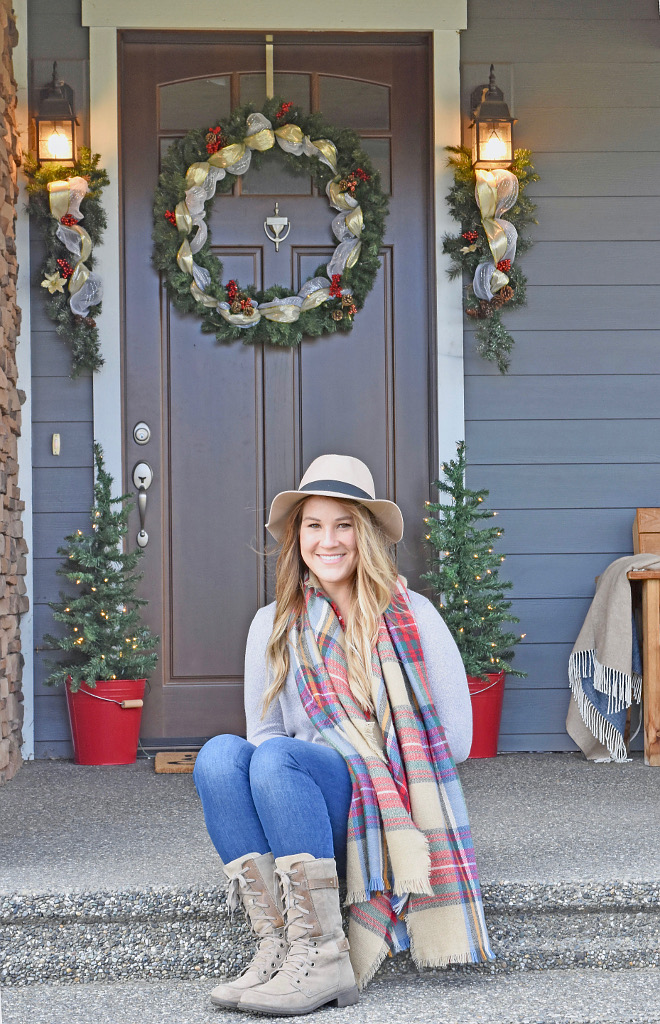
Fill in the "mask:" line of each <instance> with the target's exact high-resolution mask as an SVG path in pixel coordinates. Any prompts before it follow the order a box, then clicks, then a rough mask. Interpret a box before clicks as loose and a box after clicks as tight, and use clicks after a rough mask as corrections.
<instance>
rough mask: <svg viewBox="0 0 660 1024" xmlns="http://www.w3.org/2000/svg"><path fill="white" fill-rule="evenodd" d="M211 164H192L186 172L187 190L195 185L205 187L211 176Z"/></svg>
mask: <svg viewBox="0 0 660 1024" xmlns="http://www.w3.org/2000/svg"><path fill="white" fill-rule="evenodd" d="M210 166H211V165H210V164H209V162H208V161H206V160H205V161H204V163H199V164H191V165H190V167H189V168H188V170H187V171H186V189H189V188H192V187H193V186H194V185H203V184H204V182H205V181H206V179H207V178H208V176H209V168H210Z"/></svg>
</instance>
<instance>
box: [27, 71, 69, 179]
mask: <svg viewBox="0 0 660 1024" xmlns="http://www.w3.org/2000/svg"><path fill="white" fill-rule="evenodd" d="M34 123H35V126H36V134H37V160H38V162H39V165H40V166H42V165H43V164H48V163H51V164H53V163H54V164H64V165H70V166H73V162H74V159H75V154H76V125H77V124H78V121H77V120H76V115H75V113H74V110H73V89H72V88H71V86H70V85H67V84H66V82H61V81H58V78H57V62H55V63H54V64H53V78H52V80H51V81H50V82H49V83H48V85H47V86H45V88H43V89H41V90H40V92H39V107H38V112H37V116H36V117H35V119H34Z"/></svg>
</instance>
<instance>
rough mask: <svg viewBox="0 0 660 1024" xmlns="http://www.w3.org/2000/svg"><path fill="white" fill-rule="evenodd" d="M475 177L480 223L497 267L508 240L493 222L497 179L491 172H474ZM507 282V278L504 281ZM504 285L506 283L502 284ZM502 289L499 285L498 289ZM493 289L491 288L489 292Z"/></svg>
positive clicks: (494, 221)
mask: <svg viewBox="0 0 660 1024" xmlns="http://www.w3.org/2000/svg"><path fill="white" fill-rule="evenodd" d="M476 175H477V204H478V206H479V210H480V211H481V222H482V224H483V226H484V231H485V232H486V238H487V239H488V245H489V246H490V251H491V252H492V254H493V263H495V265H497V264H498V263H499V262H500V260H502V259H504V254H505V252H506V250H507V246H508V244H509V243H508V239H507V236H506V232H505V231H504V229H503V228H501V227H500V225H499V224H498V223H497V221H496V220H495V212H496V210H497V178H496V177H495V175H494V174H493V173H492V171H482V170H478V171H476ZM506 280H507V281H508V280H509V279H508V277H507V279H506ZM504 283H505V284H506V281H505V282H504ZM501 287H503V286H502V285H500V288H501ZM494 290H495V289H494V288H493V287H492V286H491V291H494Z"/></svg>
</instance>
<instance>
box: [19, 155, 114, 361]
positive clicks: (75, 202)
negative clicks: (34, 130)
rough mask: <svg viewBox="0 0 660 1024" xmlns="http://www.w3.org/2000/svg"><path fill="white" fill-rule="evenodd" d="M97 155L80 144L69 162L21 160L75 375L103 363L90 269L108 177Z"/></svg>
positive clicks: (96, 287) (96, 281)
mask: <svg viewBox="0 0 660 1024" xmlns="http://www.w3.org/2000/svg"><path fill="white" fill-rule="evenodd" d="M99 160H100V156H99V154H98V153H95V154H94V155H92V153H91V152H90V150H89V149H86V148H85V147H82V148H81V150H80V153H79V156H78V158H77V160H76V161H75V163H74V165H73V167H61V166H50V167H40V166H39V164H38V163H37V161H36V160H35V159H34V157H32V156H27V157H26V158H25V164H24V168H25V173H26V175H27V178H28V186H27V190H28V195H29V201H28V210H29V212H30V214H31V215H33V216H34V218H35V220H36V221H37V223H38V224H39V225H40V227H41V228H42V230H43V234H44V240H45V243H46V254H45V257H44V260H43V263H42V266H41V278H42V280H41V286H42V288H45V289H46V290H47V294H48V315H49V317H50V318H51V320H54V321H55V325H56V326H55V330H56V331H57V333H58V334H60V335H61V336H62V337H63V338H66V340H67V341H68V342H69V344H70V345H71V349H72V357H73V365H72V376H73V377H77V376H78V374H79V373H80V372H81V371H82V370H91V371H92V372H93V371H94V370H98V369H100V367H101V366H103V358H102V356H101V354H100V352H99V336H98V330H97V327H96V317H97V316H98V315H99V313H100V312H101V298H102V296H103V288H102V284H101V279H100V277H99V276H98V274H95V273H94V271H93V267H94V256H93V248H94V246H96V245H98V244H99V243H100V241H101V238H102V236H103V230H104V228H105V226H106V218H105V213H104V211H103V207H102V205H101V194H102V192H103V189H104V187H105V186H106V185H107V184H109V179H108V175H107V174H106V172H105V171H104V170H103V169H102V168H100V167H99V166H98V164H99ZM83 220H84V226H82V225H81V223H80V222H81V221H83Z"/></svg>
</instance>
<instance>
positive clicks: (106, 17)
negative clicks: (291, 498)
mask: <svg viewBox="0 0 660 1024" xmlns="http://www.w3.org/2000/svg"><path fill="white" fill-rule="evenodd" d="M254 6H255V2H254V0H253V2H252V3H251V4H245V3H244V4H242V5H240V17H241V19H242V22H243V24H242V25H236V24H232V25H231V26H229V25H227V23H226V21H225V20H223V19H226V18H231V17H234V16H235V12H234V10H233V9H231V8H228V7H227V5H220V4H217V2H216V0H203V2H199V3H197V4H196V5H195V6H194V8H193V9H190V7H189V5H185V7H184V5H181V4H180V2H179V0H175V2H170V0H167V2H162V3H161V4H160V5H158V6H157V5H155V4H154V3H153V0H115V2H114V3H113V4H107V3H106V2H105V0H83V5H82V8H83V17H82V21H83V24H84V25H87V26H89V28H90V128H91V146H92V151H94V152H99V153H101V154H102V156H103V163H104V166H105V167H106V168H107V170H108V173H109V176H110V185H109V186H108V188H107V190H106V204H105V206H106V213H107V218H108V230H107V232H106V235H105V240H104V244H103V245H102V246H101V247H100V248H99V250H98V253H97V259H98V264H97V266H98V270H99V272H100V274H101V275H102V277H103V280H104V286H105V296H106V299H105V303H104V312H103V316H102V317H100V318H99V323H98V329H99V340H100V346H101V352H102V354H103V357H104V359H105V366H104V368H103V370H102V371H101V372H100V373H99V374H97V375H95V379H94V434H95V437H96V438H97V440H99V441H100V442H101V444H102V445H103V447H104V451H105V456H106V465H107V468H108V471H109V472H110V473H111V474H112V475H113V477H114V479H115V480H116V481H120V480H123V479H124V471H123V451H122V440H121V439H122V436H123V428H122V418H123V417H122V408H123V407H122V395H121V322H122V308H123V294H122V276H121V271H122V266H121V256H120V235H119V232H120V218H119V210H120V201H121V197H120V190H119V118H118V101H119V83H120V70H121V69H120V68H119V66H118V60H117V43H118V33H119V31H120V30H123V29H130V28H140V29H163V28H167V29H170V28H175V27H177V25H180V22H181V19H185V20H186V24H185V26H181V27H185V28H187V29H225V28H228V27H231V28H234V29H239V30H240V29H242V28H244V27H245V26H247V25H248V24H249V23H250V19H249V17H248V14H249V10H248V8H249V7H254ZM298 6H299V7H300V10H299V14H300V19H299V20H298V21H297V23H296V24H293V23H292V21H291V15H290V11H291V9H292V7H291V5H288V6H287V9H286V11H282V10H276V9H273V10H271V11H269V25H268V29H267V30H268V31H280V32H281V31H287V30H298V31H301V30H303V31H304V30H312V29H317V30H318V29H324V30H326V32H325V34H324V38H325V39H327V40H328V41H331V40H332V39H333V38H334V37H335V35H336V33H335V32H334V25H328V24H322V23H321V24H319V19H322V18H325V17H327V16H328V12H327V11H325V10H323V9H319V10H318V11H317V10H313V9H312V10H310V9H309V5H308V4H303V3H301V4H299V5H298ZM348 7H350V12H349V13H347V23H348V24H351V26H352V27H354V28H355V29H356V30H360V31H365V32H368V31H369V30H370V29H373V28H374V26H378V27H379V28H381V29H382V28H389V29H390V30H392V31H397V32H400V33H406V32H408V33H410V32H411V31H414V30H418V31H419V30H422V31H428V32H430V33H431V34H432V39H433V69H432V82H431V87H430V91H431V100H432V120H433V133H434V139H435V143H434V147H433V159H432V177H433V182H434V199H435V204H434V210H433V211H429V231H430V233H431V235H432V237H433V240H434V245H433V246H432V249H433V248H434V249H435V257H436V259H435V302H434V303H432V305H433V311H434V313H435V321H436V325H435V331H436V366H435V368H434V372H435V373H436V375H437V382H438V387H437V393H436V401H437V425H438V461H439V462H441V461H443V460H446V459H448V458H451V457H452V455H453V453H454V450H455V449H454V445H455V441H456V439H457V438H461V437H464V436H465V419H464V400H463V309H462V296H461V282H460V281H459V280H455V281H450V280H449V279H448V277H447V274H446V272H445V271H446V267H447V260H446V257H445V256H444V254H443V253H442V237H443V234H444V233H446V232H450V231H452V230H453V222H452V221H451V218H450V216H449V213H448V210H447V207H446V203H445V195H446V193H447V190H448V188H449V187H450V185H451V174H450V172H449V171H448V169H447V167H446V159H445V152H444V147H445V146H446V145H457V144H459V143H460V139H461V124H460V121H461V118H460V39H459V35H458V33H459V31H460V30H461V29H464V28H466V27H467V21H466V18H467V2H466V0H455V2H451V3H450V2H445V3H442V4H438V3H437V0H423V2H420V0H410V2H409V3H408V4H406V5H405V6H403V5H399V6H398V7H397V8H391V9H390V8H387V9H386V10H384V9H383V6H382V3H381V2H380V0H377V2H374V0H365V2H364V3H362V4H358V5H355V4H353V3H351V4H350V5H349V4H348V3H344V2H342V3H341V4H339V5H338V6H337V5H333V7H332V15H333V18H335V17H337V16H338V13H339V12H340V11H341V9H343V8H348ZM349 14H350V16H349ZM261 17H262V12H261V8H260V9H259V11H258V12H257V13H255V16H254V20H253V22H252V23H253V24H259V22H260V20H261ZM385 17H387V18H388V19H389V21H388V23H387V24H386V23H385V22H384V20H383V19H384V18H385ZM192 19H196V20H195V21H193V20H192ZM390 22H391V23H390ZM335 24H336V22H335ZM252 38H254V36H252ZM340 38H344V39H345V37H340ZM411 38H412V37H411ZM338 42H339V39H338ZM145 244H146V245H148V244H149V243H148V241H147V240H145Z"/></svg>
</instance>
